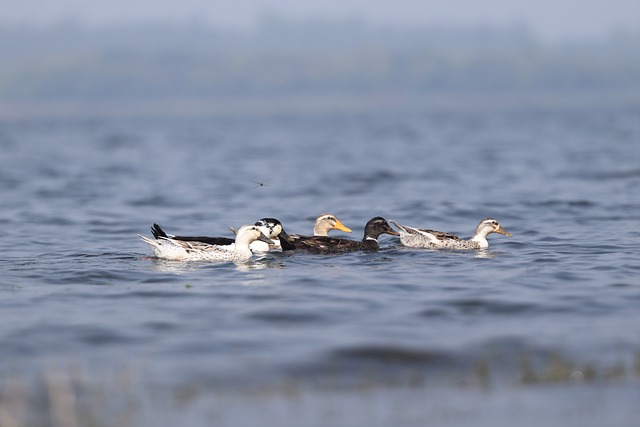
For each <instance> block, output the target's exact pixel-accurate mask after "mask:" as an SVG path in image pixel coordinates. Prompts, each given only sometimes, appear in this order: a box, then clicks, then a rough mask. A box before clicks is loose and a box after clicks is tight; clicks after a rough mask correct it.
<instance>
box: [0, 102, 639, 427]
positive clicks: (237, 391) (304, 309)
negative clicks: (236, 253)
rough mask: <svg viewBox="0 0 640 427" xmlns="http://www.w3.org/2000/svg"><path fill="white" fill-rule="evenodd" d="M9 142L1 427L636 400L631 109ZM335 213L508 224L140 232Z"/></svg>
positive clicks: (260, 123)
mask: <svg viewBox="0 0 640 427" xmlns="http://www.w3.org/2000/svg"><path fill="white" fill-rule="evenodd" d="M0 150H1V154H0V190H1V193H0V195H1V202H0V206H1V207H2V208H1V209H0V227H1V230H2V238H1V239H0V250H1V252H2V257H1V260H0V275H1V279H0V343H1V345H0V361H1V362H0V399H1V400H0V409H3V410H4V411H0V413H1V415H0V425H6V426H9V425H18V426H22V425H25V424H28V423H31V424H29V425H40V424H38V422H43V423H45V424H46V422H50V423H49V424H46V425H66V426H72V425H100V426H103V425H104V426H120V425H136V426H158V425H172V426H175V425H190V426H201V425H202V426H204V425H234V426H237V425H242V426H244V425H247V426H249V425H274V426H275V425H278V426H327V425H333V426H363V425H370V426H371V425H373V426H377V425H379V426H388V425H398V426H400V425H403V426H404V425H406V426H413V425H416V426H418V425H445V426H459V425H460V426H462V425H465V426H466V425H473V426H496V425H509V426H517V425H523V426H538V425H563V426H601V425H607V426H609V427H610V426H630V425H634V422H637V420H638V418H639V417H640V407H639V405H638V404H637V403H638V402H640V280H639V276H640V193H639V190H638V189H639V188H640V108H635V107H625V108H606V109H605V108H597V107H593V108H591V107H589V108H588V107H585V108H564V109H561V108H521V109H517V110H508V111H505V110H504V109H495V110H487V111H473V110H465V111H448V110H442V111H424V112H421V111H408V112H407V111H404V112H389V111H377V112H367V113H361V114H357V113H344V114H316V115H312V114H305V113H299V114H276V115H266V114H235V115H229V116H215V117H206V118H205V117H200V118H184V117H182V118H181V117H170V118H163V119H147V118H140V119H129V120H125V119H86V120H71V119H56V120H53V119H52V120H42V119H38V120H36V119H32V120H27V119H25V120H18V121H4V122H1V123H0ZM255 182H261V183H265V185H263V186H260V185H257V184H256V183H255ZM325 212H329V213H333V214H335V215H336V216H337V217H338V218H339V219H340V220H341V221H342V222H343V223H344V224H345V225H346V226H348V227H350V228H351V229H352V230H353V233H352V234H351V235H346V234H345V233H341V232H334V234H335V235H343V236H345V237H351V238H354V239H360V238H361V237H362V233H363V226H364V224H365V223H366V221H367V220H369V219H370V218H371V217H374V216H383V217H385V218H387V219H394V220H396V221H398V222H400V223H401V224H406V225H412V226H418V227H425V228H432V229H436V230H443V231H449V232H454V233H457V234H461V235H463V236H467V237H468V236H469V235H470V234H471V232H472V231H473V229H474V228H475V226H476V225H477V223H478V221H479V220H480V219H482V218H484V217H487V216H491V217H494V218H497V219H498V220H499V221H500V222H501V223H502V225H503V226H504V227H505V228H506V229H507V230H508V231H510V232H511V233H512V234H513V237H510V238H508V237H504V236H500V235H495V234H494V235H492V236H490V239H489V241H490V245H491V246H490V249H489V251H488V252H484V253H483V252H446V251H443V252H436V251H429V250H420V249H409V248H404V247H402V246H401V245H400V243H399V240H398V238H396V237H393V236H388V235H383V236H382V237H381V239H380V242H381V246H382V248H381V250H380V251H379V252H377V253H349V254H344V255H329V256H322V255H311V254H305V253H294V254H268V255H266V256H264V257H262V258H256V259H255V260H253V261H251V262H249V263H246V264H237V265H236V264H233V263H231V264H211V263H202V262H200V263H198V262H195V263H181V262H169V261H161V260H157V259H155V258H153V257H152V251H151V250H150V248H149V247H148V246H147V245H146V244H144V243H143V242H141V241H139V240H138V238H137V234H145V235H150V232H149V227H150V226H151V224H152V223H154V222H157V223H159V224H161V225H162V226H163V227H164V228H165V230H166V231H167V232H168V233H173V234H199V235H202V234H205V235H213V236H230V235H231V233H230V232H229V231H228V227H229V226H234V227H239V226H241V225H242V224H246V223H252V222H254V221H256V220H258V219H259V218H262V217H275V218H278V219H280V220H281V221H282V223H283V224H284V227H285V229H286V230H287V231H288V232H289V233H303V234H310V233H311V232H312V227H313V221H314V219H315V217H316V216H317V215H319V214H320V213H325ZM3 417H4V418H3ZM3 420H4V424H3ZM43 420H44V421H43ZM47 420H48V421H47ZM10 422H13V423H14V424H10ZM74 423H75V424H74Z"/></svg>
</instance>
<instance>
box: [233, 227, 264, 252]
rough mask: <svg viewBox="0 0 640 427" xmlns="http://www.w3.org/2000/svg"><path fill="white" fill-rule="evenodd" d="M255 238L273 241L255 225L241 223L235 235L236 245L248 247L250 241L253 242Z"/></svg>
mask: <svg viewBox="0 0 640 427" xmlns="http://www.w3.org/2000/svg"><path fill="white" fill-rule="evenodd" d="M256 240H260V241H262V242H265V243H273V242H272V241H271V239H269V238H268V237H267V236H265V235H264V233H263V232H262V230H260V228H259V227H258V226H257V225H243V226H242V227H240V229H239V230H238V234H237V235H236V246H237V247H239V248H247V249H248V248H249V245H250V244H251V242H255V241H256Z"/></svg>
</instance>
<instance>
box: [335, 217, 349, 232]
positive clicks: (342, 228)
mask: <svg viewBox="0 0 640 427" xmlns="http://www.w3.org/2000/svg"><path fill="white" fill-rule="evenodd" d="M333 228H334V229H335V230H340V231H344V232H347V233H351V229H350V228H349V227H347V226H346V225H344V224H343V223H341V222H340V221H339V220H336V225H334V226H333Z"/></svg>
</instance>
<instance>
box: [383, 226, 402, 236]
mask: <svg viewBox="0 0 640 427" xmlns="http://www.w3.org/2000/svg"><path fill="white" fill-rule="evenodd" d="M386 233H387V234H391V235H392V236H399V235H400V233H398V232H397V231H395V230H394V229H391V228H390V229H388V230H387V231H386Z"/></svg>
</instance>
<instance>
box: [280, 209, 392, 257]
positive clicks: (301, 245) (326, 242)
mask: <svg viewBox="0 0 640 427" xmlns="http://www.w3.org/2000/svg"><path fill="white" fill-rule="evenodd" d="M382 234H390V235H392V236H399V235H400V233H398V232H397V231H395V230H394V229H393V228H391V226H390V225H389V223H388V222H387V220H385V219H384V218H382V217H379V216H377V217H374V218H371V219H370V220H369V221H368V222H367V224H366V225H365V227H364V237H363V238H362V240H360V241H357V240H350V239H343V238H339V237H331V236H298V238H296V239H292V243H293V245H294V246H295V248H296V249H300V250H306V251H310V252H321V253H339V252H350V251H377V250H378V249H379V248H380V246H379V244H378V238H379V237H380V235H382Z"/></svg>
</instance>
